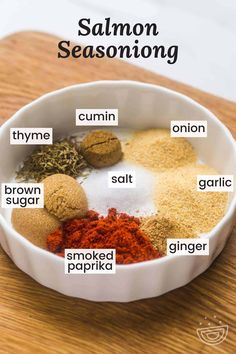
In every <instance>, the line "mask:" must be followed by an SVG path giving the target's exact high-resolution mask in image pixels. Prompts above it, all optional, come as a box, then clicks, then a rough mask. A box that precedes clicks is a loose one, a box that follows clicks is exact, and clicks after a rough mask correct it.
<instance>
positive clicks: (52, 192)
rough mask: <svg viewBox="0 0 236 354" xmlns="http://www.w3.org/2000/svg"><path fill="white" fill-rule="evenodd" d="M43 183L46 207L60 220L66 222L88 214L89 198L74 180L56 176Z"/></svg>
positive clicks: (61, 175) (47, 178) (59, 175)
mask: <svg viewBox="0 0 236 354" xmlns="http://www.w3.org/2000/svg"><path fill="white" fill-rule="evenodd" d="M42 183H43V184H44V204H45V207H46V209H47V210H48V211H49V212H50V213H51V214H52V215H54V216H56V217H57V218H58V219H59V220H61V221H65V220H68V219H72V218H75V217H82V216H84V215H85V214H86V212H87V210H88V202H87V198H86V195H85V192H84V190H83V188H82V187H81V186H80V184H79V183H78V182H77V181H76V180H75V179H74V178H72V177H70V176H67V175H63V174H55V175H52V176H49V177H46V178H45V179H44V180H43V181H42Z"/></svg>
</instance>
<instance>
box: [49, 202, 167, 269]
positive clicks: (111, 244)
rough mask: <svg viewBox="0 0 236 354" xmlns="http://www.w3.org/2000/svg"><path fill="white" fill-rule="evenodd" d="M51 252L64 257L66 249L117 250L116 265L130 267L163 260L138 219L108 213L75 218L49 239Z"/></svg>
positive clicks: (109, 211) (115, 212)
mask: <svg viewBox="0 0 236 354" xmlns="http://www.w3.org/2000/svg"><path fill="white" fill-rule="evenodd" d="M47 247H48V250H49V251H51V252H53V253H56V254H57V255H59V256H64V250H65V248H115V249H116V263H118V264H128V263H136V262H142V261H147V260H150V259H154V258H158V257H160V255H159V253H158V252H157V250H155V248H154V247H153V246H152V244H151V242H150V240H149V238H148V237H147V236H146V235H145V234H144V233H143V232H142V231H141V230H140V221H139V219H138V218H136V217H134V216H129V215H128V214H125V213H117V210H116V209H115V208H111V209H109V210H108V215H107V216H105V217H104V216H100V215H99V214H98V213H97V212H95V211H92V210H90V211H88V213H87V214H86V217H85V218H82V219H72V220H70V221H67V222H65V223H64V224H63V226H62V227H61V228H59V229H57V230H56V231H54V232H53V233H51V234H50V235H48V237H47Z"/></svg>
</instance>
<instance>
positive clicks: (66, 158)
mask: <svg viewBox="0 0 236 354" xmlns="http://www.w3.org/2000/svg"><path fill="white" fill-rule="evenodd" d="M86 167H87V163H86V161H85V159H84V157H83V156H82V154H81V152H80V148H79V146H78V145H76V144H75V143H73V142H72V141H70V140H67V139H64V140H61V141H57V142H55V143H54V144H52V145H44V146H40V148H39V149H36V150H35V151H33V152H32V153H31V155H30V156H29V157H28V158H27V159H26V160H25V161H24V162H23V166H22V167H21V168H20V169H19V170H18V171H17V172H16V179H17V180H19V181H36V182H41V181H42V179H44V178H45V177H47V176H50V175H53V174H56V173H62V174H65V175H68V176H71V177H74V178H76V177H78V176H81V175H83V173H84V171H85V169H86Z"/></svg>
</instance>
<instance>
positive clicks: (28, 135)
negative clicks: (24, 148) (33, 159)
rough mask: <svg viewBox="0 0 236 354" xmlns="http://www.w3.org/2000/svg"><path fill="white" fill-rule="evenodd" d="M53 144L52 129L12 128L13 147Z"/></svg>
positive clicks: (11, 142) (11, 140)
mask: <svg viewBox="0 0 236 354" xmlns="http://www.w3.org/2000/svg"><path fill="white" fill-rule="evenodd" d="M52 143H53V129H52V128H11V129H10V144H11V145H51V144H52Z"/></svg>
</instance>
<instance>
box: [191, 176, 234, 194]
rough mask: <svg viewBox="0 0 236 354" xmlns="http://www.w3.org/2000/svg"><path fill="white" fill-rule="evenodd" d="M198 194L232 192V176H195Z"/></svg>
mask: <svg viewBox="0 0 236 354" xmlns="http://www.w3.org/2000/svg"><path fill="white" fill-rule="evenodd" d="M197 191H198V192H233V191H234V176H233V175H197Z"/></svg>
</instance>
